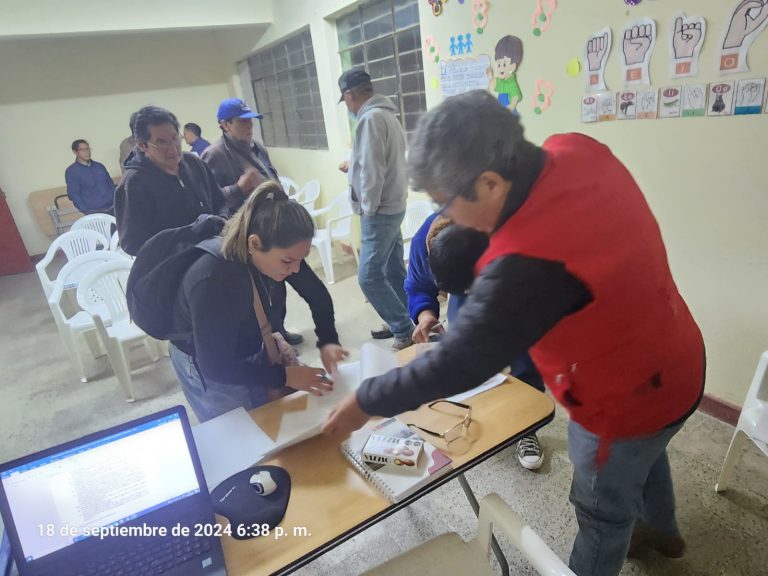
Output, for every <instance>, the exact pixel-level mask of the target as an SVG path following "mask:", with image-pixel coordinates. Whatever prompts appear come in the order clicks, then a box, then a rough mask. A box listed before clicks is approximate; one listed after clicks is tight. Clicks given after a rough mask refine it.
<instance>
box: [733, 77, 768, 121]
mask: <svg viewBox="0 0 768 576" xmlns="http://www.w3.org/2000/svg"><path fill="white" fill-rule="evenodd" d="M764 95H765V78H747V79H742V80H739V81H738V82H736V96H735V103H734V108H733V113H734V115H736V116H745V115H747V114H760V113H761V112H762V111H763V100H764V97H765V96H764ZM766 112H768V109H766Z"/></svg>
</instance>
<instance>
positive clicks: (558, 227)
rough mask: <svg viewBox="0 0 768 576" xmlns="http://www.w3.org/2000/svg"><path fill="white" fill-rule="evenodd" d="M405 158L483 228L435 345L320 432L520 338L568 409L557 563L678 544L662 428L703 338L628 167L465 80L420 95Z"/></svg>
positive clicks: (593, 565)
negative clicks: (566, 529)
mask: <svg viewBox="0 0 768 576" xmlns="http://www.w3.org/2000/svg"><path fill="white" fill-rule="evenodd" d="M408 163H409V172H410V177H411V183H412V184H411V186H412V188H413V189H414V190H425V191H426V192H427V193H428V194H429V195H430V196H431V197H432V199H433V200H434V201H436V202H437V203H439V204H440V205H441V207H442V212H443V213H444V214H445V215H446V216H448V217H450V218H452V219H453V220H454V221H455V222H456V223H458V224H460V225H464V226H469V227H472V228H475V229H477V230H481V231H483V232H486V233H487V234H489V236H490V245H489V248H488V250H487V251H486V253H485V254H484V255H483V256H482V257H481V259H480V260H479V261H478V264H477V267H476V273H477V275H476V278H475V281H474V283H473V284H472V291H471V293H470V295H469V297H468V299H467V301H466V302H465V304H464V307H463V308H462V310H461V313H460V315H459V317H458V319H457V321H456V322H455V323H454V324H453V325H452V327H451V330H450V331H449V332H448V333H447V334H446V336H445V337H444V339H443V340H442V341H441V343H440V345H439V346H438V348H437V349H436V350H435V351H434V352H432V353H430V354H426V355H423V356H421V357H419V358H417V359H416V360H414V361H413V362H411V363H410V364H409V365H408V366H406V367H404V368H399V369H397V370H393V371H391V372H389V373H387V374H384V375H382V376H379V377H377V378H372V379H369V380H366V381H364V382H363V383H362V384H361V386H360V388H359V389H358V391H357V392H356V393H355V394H353V395H350V396H348V397H347V398H345V399H344V400H343V401H342V402H341V404H340V405H339V406H338V407H337V409H336V410H335V412H334V413H333V414H331V416H330V417H329V419H328V421H327V422H326V424H325V427H324V430H325V432H326V433H329V434H346V433H348V432H349V431H351V430H354V429H356V428H359V427H360V426H362V424H363V423H364V422H365V421H366V420H367V419H368V417H369V415H378V416H392V415H395V414H398V413H400V412H403V411H406V410H411V409H414V408H416V407H418V406H419V405H421V404H423V403H425V402H427V401H430V400H434V399H436V398H444V397H447V396H451V395H453V394H456V393H458V392H461V391H464V390H467V389H469V388H472V387H474V386H476V385H478V384H480V383H481V382H483V381H484V380H486V379H487V378H488V377H489V376H491V375H492V374H494V373H495V372H498V371H499V370H500V369H502V368H503V367H504V366H505V364H506V363H507V361H508V359H509V358H510V357H511V356H510V355H511V354H518V353H522V352H524V351H525V350H527V349H530V354H531V357H532V358H533V360H534V363H535V364H536V367H537V368H538V369H539V371H540V372H541V374H542V376H543V378H544V381H545V382H546V384H547V386H548V387H549V388H550V390H551V391H552V393H553V394H554V396H555V397H556V398H557V400H558V401H559V402H560V403H561V404H562V405H563V406H564V407H565V408H566V409H567V410H568V412H569V414H570V417H571V421H570V423H569V426H568V445H569V454H570V458H571V461H572V463H573V466H574V474H573V482H572V485H571V494H570V500H571V502H572V503H573V505H574V507H575V510H576V518H577V520H578V524H579V532H578V534H577V536H576V541H575V543H574V546H573V551H572V552H571V558H570V566H571V569H572V570H573V571H574V572H576V574H578V575H579V576H593V575H594V576H597V575H600V576H611V575H615V574H618V573H619V571H620V570H621V566H622V564H623V562H624V558H625V557H626V555H627V553H628V551H630V539H631V540H632V544H633V550H632V552H637V551H639V550H640V549H641V547H642V546H643V545H647V546H650V547H652V548H654V549H656V550H657V551H658V552H660V553H662V554H663V555H666V556H669V557H679V556H681V555H682V554H683V551H684V548H685V542H684V540H683V539H682V538H681V536H680V534H679V531H678V528H677V523H676V520H675V503H674V494H673V490H672V477H671V474H670V469H669V462H668V460H667V454H666V446H667V444H668V443H669V441H670V440H671V438H672V437H673V436H674V435H675V434H676V433H677V432H678V431H679V430H680V428H681V427H682V426H683V424H684V422H685V421H686V419H687V418H688V417H689V416H690V415H691V414H692V413H693V412H694V411H695V410H696V407H697V406H698V404H699V401H700V399H701V395H702V394H703V390H704V371H705V355H704V343H703V340H702V336H701V332H700V331H699V328H698V326H697V325H696V322H695V321H694V319H693V317H692V316H691V313H690V311H689V310H688V307H687V306H686V304H685V302H684V301H683V299H682V297H681V296H680V293H679V292H678V290H677V287H676V286H675V283H674V281H673V279H672V275H671V273H670V270H669V264H668V262H667V254H666V250H665V248H664V243H663V242H662V239H661V233H660V231H659V227H658V224H657V222H656V220H655V218H654V217H653V214H652V213H651V211H650V209H649V207H648V205H647V203H646V201H645V198H644V197H643V194H642V192H641V191H640V189H639V188H638V186H637V183H636V182H635V181H634V179H633V178H632V175H631V174H630V173H629V171H628V170H627V169H626V168H625V167H624V165H623V164H622V163H621V162H620V161H619V160H618V159H617V158H616V157H615V156H613V154H612V153H611V151H610V150H609V149H608V148H607V147H606V146H604V145H602V144H600V143H599V142H597V141H595V140H593V139H591V138H589V137H587V136H584V135H581V134H563V135H556V136H552V137H551V138H549V139H548V140H547V141H546V142H545V143H544V144H543V146H542V147H538V146H536V145H534V144H532V143H530V142H528V141H526V140H525V138H524V137H523V129H522V127H521V126H520V124H519V122H518V120H517V118H516V117H515V116H513V115H512V114H510V113H509V112H508V111H507V110H506V109H505V108H504V107H503V106H502V105H500V104H499V103H498V102H496V100H495V99H494V98H493V97H492V96H490V95H489V94H488V93H487V92H483V91H473V92H467V93H465V94H461V95H458V96H455V97H453V98H448V99H447V100H445V101H444V102H443V103H442V104H441V105H440V106H438V107H436V108H435V109H433V110H432V111H430V112H429V113H427V114H426V115H425V116H424V118H423V120H422V122H421V125H420V127H419V130H418V132H417V133H416V134H415V135H414V138H413V140H412V141H411V147H410V152H409V156H408ZM633 528H634V533H633Z"/></svg>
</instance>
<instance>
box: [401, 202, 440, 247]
mask: <svg viewBox="0 0 768 576" xmlns="http://www.w3.org/2000/svg"><path fill="white" fill-rule="evenodd" d="M434 211H435V210H434V208H433V206H432V203H431V202H428V201H427V200H416V201H414V202H410V203H409V204H408V205H407V206H406V207H405V218H404V219H403V224H402V226H401V227H400V232H401V233H402V235H403V259H404V260H405V261H406V262H407V261H408V256H409V255H410V253H411V240H412V239H413V237H414V236H415V235H416V232H418V231H419V228H421V225H422V224H424V220H426V219H427V218H428V217H429V216H431V215H432V214H433V213H434Z"/></svg>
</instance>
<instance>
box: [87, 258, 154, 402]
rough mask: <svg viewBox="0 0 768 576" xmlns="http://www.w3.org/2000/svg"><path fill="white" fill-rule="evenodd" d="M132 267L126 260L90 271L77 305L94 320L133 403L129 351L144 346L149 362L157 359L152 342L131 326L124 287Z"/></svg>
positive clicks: (128, 397) (101, 265)
mask: <svg viewBox="0 0 768 576" xmlns="http://www.w3.org/2000/svg"><path fill="white" fill-rule="evenodd" d="M132 264H133V263H132V262H131V261H129V260H122V261H116V262H107V263H105V264H100V265H99V266H96V267H95V268H92V269H91V270H89V271H88V272H87V273H86V274H85V276H83V278H82V279H81V280H80V284H79V285H78V287H77V303H78V304H79V305H80V307H81V308H82V309H83V310H85V311H86V312H88V313H89V314H90V315H91V316H93V321H94V323H95V324H96V330H97V331H98V333H99V336H100V337H101V340H102V343H103V344H104V348H105V349H106V351H107V357H108V358H109V363H110V364H111V365H112V370H114V372H115V376H117V380H118V382H120V386H121V387H122V389H123V392H124V393H125V396H126V400H127V401H128V402H133V401H134V400H135V398H134V395H133V384H132V382H131V366H130V363H129V352H130V349H131V347H133V346H134V345H135V344H138V343H142V342H143V343H144V344H145V346H146V347H147V351H148V352H149V354H150V357H151V358H152V361H157V359H158V357H159V351H158V349H157V345H156V344H155V341H154V340H153V339H152V338H150V337H149V336H147V335H146V334H145V333H144V332H143V331H142V330H141V328H139V327H138V326H136V324H134V323H133V322H131V319H130V316H129V314H128V306H127V304H126V301H125V287H126V284H127V282H128V274H129V272H130V270H131V265H132Z"/></svg>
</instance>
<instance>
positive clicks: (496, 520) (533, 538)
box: [364, 494, 576, 576]
mask: <svg viewBox="0 0 768 576" xmlns="http://www.w3.org/2000/svg"><path fill="white" fill-rule="evenodd" d="M491 525H493V528H494V529H495V530H497V531H500V532H503V533H504V534H505V535H506V536H507V537H508V538H509V540H510V541H511V542H512V544H513V545H514V546H515V548H517V549H518V550H520V552H521V553H522V554H523V556H525V558H526V559H527V560H528V561H529V562H530V563H531V564H532V565H533V567H534V569H535V570H536V571H537V572H538V573H539V574H546V575H547V576H576V575H575V574H574V573H573V572H572V571H571V570H570V569H569V568H568V566H567V565H566V564H565V563H564V562H563V561H562V560H560V558H558V556H557V555H556V554H555V553H554V552H553V551H552V549H551V548H550V547H549V546H547V544H546V543H545V542H544V541H543V540H542V539H541V538H540V537H539V535H538V534H536V532H534V531H533V529H532V528H531V527H530V526H528V525H527V524H526V523H525V522H524V521H523V520H522V519H521V518H520V516H518V515H517V514H516V513H515V512H514V510H512V508H510V507H509V505H508V504H507V503H506V502H504V500H502V499H501V497H500V496H499V495H498V494H489V495H488V496H486V497H485V498H483V500H482V502H480V518H479V521H478V527H477V534H475V537H474V538H473V539H472V540H470V541H469V542H464V540H462V538H461V536H459V535H458V534H457V533H455V532H449V533H447V534H442V535H440V536H438V537H437V538H433V539H432V540H428V541H427V542H425V543H423V544H421V545H420V546H417V547H416V548H413V549H411V550H409V551H407V552H404V553H403V554H401V555H399V556H396V557H395V558H393V559H392V560H390V561H388V562H385V563H384V564H381V565H380V566H377V567H376V568H374V569H372V570H369V571H368V572H365V573H364V576H389V575H391V574H397V575H398V576H445V575H446V574H471V575H472V576H485V575H487V576H495V574H496V572H495V571H494V569H493V568H492V567H491V564H490V561H489V550H490V547H491Z"/></svg>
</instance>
